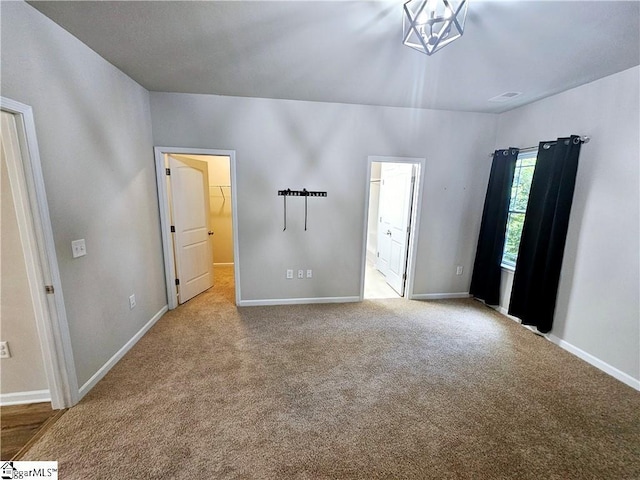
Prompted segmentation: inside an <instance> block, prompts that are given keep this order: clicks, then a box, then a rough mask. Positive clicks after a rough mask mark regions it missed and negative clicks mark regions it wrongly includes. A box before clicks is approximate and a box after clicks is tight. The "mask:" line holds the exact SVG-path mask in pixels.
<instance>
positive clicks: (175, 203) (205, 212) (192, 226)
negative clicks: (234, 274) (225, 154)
mask: <svg viewBox="0 0 640 480" xmlns="http://www.w3.org/2000/svg"><path fill="white" fill-rule="evenodd" d="M169 166H170V168H171V176H170V180H171V206H172V214H173V223H174V226H175V230H176V231H175V235H174V244H175V258H176V273H177V275H178V279H179V280H180V285H179V287H178V292H179V293H178V303H180V304H182V303H184V302H186V301H187V300H189V299H191V298H193V297H195V296H196V295H198V294H199V293H201V292H203V291H205V290H206V289H208V288H210V287H211V286H213V262H212V259H211V246H210V241H209V195H208V191H209V178H208V177H209V174H208V166H207V162H202V161H198V160H191V159H185V158H182V159H180V160H178V159H176V158H173V157H171V156H169Z"/></svg>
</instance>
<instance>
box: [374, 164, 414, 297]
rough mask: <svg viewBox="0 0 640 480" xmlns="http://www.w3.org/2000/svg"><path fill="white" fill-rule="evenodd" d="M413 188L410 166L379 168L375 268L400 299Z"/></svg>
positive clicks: (402, 291)
mask: <svg viewBox="0 0 640 480" xmlns="http://www.w3.org/2000/svg"><path fill="white" fill-rule="evenodd" d="M413 185H414V166H413V165H412V164H408V163H383V164H382V165H381V174H380V225H379V228H378V251H379V257H378V264H377V268H378V270H380V272H382V274H384V276H385V277H386V281H387V283H388V284H389V285H390V286H391V288H393V289H394V290H395V291H396V292H398V294H400V295H401V296H402V295H404V286H405V282H404V279H405V274H406V267H407V253H408V247H409V225H410V221H411V204H412V199H413Z"/></svg>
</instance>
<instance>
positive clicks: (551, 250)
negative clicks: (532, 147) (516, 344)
mask: <svg viewBox="0 0 640 480" xmlns="http://www.w3.org/2000/svg"><path fill="white" fill-rule="evenodd" d="M581 144H582V142H581V141H580V137H578V136H571V137H570V138H559V139H558V140H557V141H556V142H541V143H540V145H539V149H538V159H537V161H536V169H535V171H534V173H533V179H532V180H531V190H530V191H529V203H528V204H527V214H526V216H525V219H524V225H523V226H522V238H521V239H520V249H519V251H518V260H517V261H516V271H515V275H514V278H513V288H512V290H511V303H510V304H509V314H511V315H513V316H515V317H518V318H520V319H521V320H522V323H523V324H524V325H533V326H535V327H537V329H538V331H540V332H542V333H546V332H548V331H550V330H551V326H552V325H553V313H554V311H555V307H556V297H557V293H558V284H559V282H560V269H561V267H562V257H563V254H564V246H565V240H566V236H567V229H568V227H569V213H570V211H571V203H572V201H573V190H574V187H575V183H576V173H577V170H578V156H579V155H580V146H581Z"/></svg>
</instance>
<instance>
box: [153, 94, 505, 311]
mask: <svg viewBox="0 0 640 480" xmlns="http://www.w3.org/2000/svg"><path fill="white" fill-rule="evenodd" d="M150 95H151V118H152V123H153V135H154V143H155V144H156V145H165V146H182V147H196V148H219V149H227V150H235V151H236V159H237V175H238V178H237V182H238V192H237V193H238V223H239V225H238V235H239V250H240V278H241V290H242V300H244V301H246V300H264V299H287V298H317V297H357V296H358V295H359V294H360V275H361V262H362V258H363V255H364V251H363V235H364V227H365V221H366V215H367V212H365V211H364V204H365V187H366V184H367V183H368V182H369V178H367V158H368V156H369V155H385V156H411V157H426V159H427V167H426V171H425V178H426V185H425V195H424V205H423V211H422V222H421V225H420V229H419V230H420V233H419V237H420V239H419V244H418V249H419V255H418V259H417V264H416V270H417V277H416V280H415V292H416V293H450V292H466V291H468V287H469V275H468V273H469V271H470V269H471V267H470V266H471V264H472V260H473V258H472V255H473V252H474V250H475V244H476V242H477V232H478V228H479V222H480V216H481V213H482V200H483V198H484V193H485V192H484V190H485V186H486V182H485V180H486V178H488V174H489V166H490V160H491V159H490V158H489V157H488V156H487V153H488V152H490V151H492V150H493V146H494V143H495V127H496V116H495V115H492V114H474V113H460V112H446V111H433V110H414V109H402V108H387V107H372V106H361V105H346V104H328V103H315V102H300V101H288V100H272V99H257V98H240V97H222V96H215V95H188V94H170V93H154V92H152V93H151V94H150ZM286 188H291V189H302V188H307V189H308V190H326V191H327V192H328V197H326V198H310V199H309V223H308V227H309V228H308V231H307V232H305V231H304V209H303V206H304V201H303V199H302V198H289V199H288V200H287V208H288V219H287V230H286V231H284V232H283V197H278V196H277V191H278V190H279V189H286ZM455 265H465V266H466V267H467V268H466V269H465V275H464V276H456V275H455ZM287 268H293V269H299V268H301V269H307V268H311V269H313V270H314V276H313V279H303V280H298V279H294V280H286V278H285V271H286V269H287Z"/></svg>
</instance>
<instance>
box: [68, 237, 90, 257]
mask: <svg viewBox="0 0 640 480" xmlns="http://www.w3.org/2000/svg"><path fill="white" fill-rule="evenodd" d="M71 251H72V252H73V258H78V257H82V256H83V255H86V254H87V247H86V245H85V243H84V238H81V239H80V240H74V241H73V242H71Z"/></svg>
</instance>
